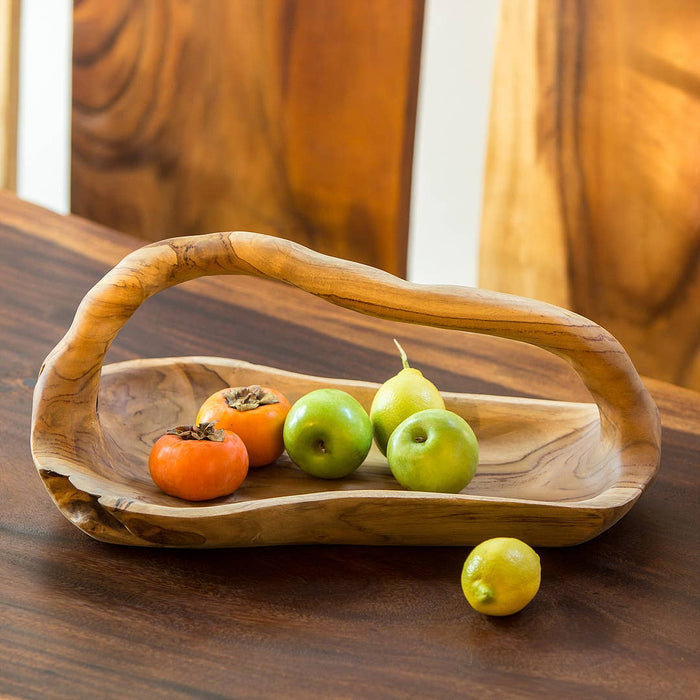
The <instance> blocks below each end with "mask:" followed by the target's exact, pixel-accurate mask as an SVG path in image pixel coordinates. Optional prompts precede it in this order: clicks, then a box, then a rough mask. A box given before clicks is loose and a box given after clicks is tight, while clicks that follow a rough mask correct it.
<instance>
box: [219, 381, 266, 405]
mask: <svg viewBox="0 0 700 700" xmlns="http://www.w3.org/2000/svg"><path fill="white" fill-rule="evenodd" d="M224 398H225V399H226V403H227V404H228V405H229V406H230V407H231V408H234V409H236V410H237V411H252V410H253V409H254V408H258V407H259V406H269V405H270V404H273V403H279V402H280V400H279V399H278V398H277V397H276V396H275V395H274V394H273V393H272V392H270V391H265V390H264V389H263V388H262V387H261V386H259V385H258V384H251V385H250V386H237V387H235V388H233V389H231V390H229V391H227V392H226V393H225V394H224Z"/></svg>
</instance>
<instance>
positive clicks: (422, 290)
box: [31, 232, 660, 547]
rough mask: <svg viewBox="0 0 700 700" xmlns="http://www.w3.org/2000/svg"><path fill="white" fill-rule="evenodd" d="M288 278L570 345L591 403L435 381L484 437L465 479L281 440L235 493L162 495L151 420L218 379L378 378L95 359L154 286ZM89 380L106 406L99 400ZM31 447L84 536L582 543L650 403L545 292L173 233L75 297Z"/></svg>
mask: <svg viewBox="0 0 700 700" xmlns="http://www.w3.org/2000/svg"><path fill="white" fill-rule="evenodd" d="M216 274H248V275H255V276H258V277H267V278H271V279H276V280H281V281H283V282H286V283H288V284H291V285H293V286H295V287H298V288H300V289H302V290H305V291H307V292H310V293H311V294H315V295H317V296H319V297H322V298H324V299H327V300H328V301H330V302H332V303H334V304H338V305H340V306H344V307H347V308H350V309H354V310H356V311H359V312H361V313H365V314H370V315H373V316H377V317H380V318H384V319H389V320H394V321H403V322H408V323H417V324H423V325H428V326H436V327H441V328H450V329H456V330H461V331H469V332H475V333H486V334H491V335H496V336H501V337H504V338H510V339H513V340H519V341H523V342H527V343H531V344H534V345H537V346H539V347H541V348H544V349H545V350H548V351H550V352H552V353H555V354H556V355H558V356H560V357H563V358H565V359H566V360H567V361H568V362H569V363H570V364H571V365H572V366H573V368H574V369H575V370H576V371H577V372H578V374H579V375H580V376H581V378H582V379H583V381H584V382H585V384H586V386H587V387H588V389H589V391H590V393H591V395H592V396H593V399H594V400H595V403H589V404H587V403H565V402H557V401H543V400H533V399H524V398H503V397H493V396H477V395H470V394H450V393H447V392H445V393H444V397H445V401H446V404H447V407H448V408H450V409H451V410H453V411H456V412H457V413H459V414H460V415H462V416H463V417H464V418H465V419H466V420H467V421H468V422H469V423H470V424H471V425H472V427H473V428H474V431H475V433H476V435H477V437H478V439H479V447H480V460H479V468H478V470H477V475H476V476H475V477H474V479H473V480H472V482H471V483H470V484H469V485H468V486H467V487H466V488H465V489H464V490H463V492H462V493H459V494H442V493H418V492H411V491H406V490H404V489H403V488H402V487H401V486H399V484H398V483H397V482H396V481H395V480H394V479H393V477H392V475H391V473H390V471H389V469H388V466H387V463H386V460H385V459H384V458H383V457H382V456H381V454H380V453H379V452H378V451H375V449H374V448H373V450H372V452H370V455H369V457H368V458H367V460H366V462H365V463H364V464H363V465H362V466H361V467H360V469H359V470H358V471H357V472H355V474H353V475H352V476H351V477H348V478H345V479H341V480H335V481H327V480H320V479H314V478H313V477H310V476H307V475H306V474H304V473H303V472H301V471H300V470H299V469H297V468H296V467H295V466H294V465H293V464H291V463H290V462H289V461H288V460H287V459H286V458H285V457H284V456H283V457H282V458H281V459H280V460H278V462H277V463H275V464H274V465H271V466H268V467H263V468H260V469H256V470H251V472H250V473H249V476H248V477H247V479H246V481H245V482H244V485H243V486H242V487H241V488H240V489H239V490H238V491H237V492H236V493H235V494H234V495H232V496H230V497H228V498H222V499H217V500H215V501H209V502H206V503H201V504H194V503H188V502H185V501H181V500H178V499H176V498H171V497H169V496H166V495H164V494H162V493H161V492H160V491H159V490H158V489H157V488H156V487H155V485H154V484H153V483H152V482H151V479H150V477H149V474H148V467H147V462H148V453H149V451H150V448H151V446H152V444H153V441H154V440H155V439H156V437H157V436H158V435H160V434H162V432H163V431H164V430H165V429H166V428H168V427H171V426H173V425H178V424H183V423H191V422H192V421H193V419H194V416H195V415H196V412H197V408H198V407H199V405H200V403H201V402H202V401H203V400H204V399H205V398H206V397H207V396H209V395H210V394H211V393H213V392H214V391H215V390H217V389H219V388H222V387H224V386H230V385H241V384H251V383H258V384H267V385H271V386H274V387H277V388H279V389H280V390H282V391H283V392H284V393H285V394H287V396H288V398H289V399H290V401H294V400H295V399H297V398H298V397H299V396H301V395H302V394H304V393H305V392H307V391H310V390H311V389H314V388H317V387H321V386H333V387H338V388H341V389H344V390H346V391H348V392H350V393H351V394H353V395H354V396H356V397H357V398H358V399H359V400H360V402H361V403H362V404H363V405H364V406H365V407H367V408H369V405H370V403H371V400H372V396H373V394H374V392H375V391H376V389H377V387H378V385H377V384H372V383H369V382H363V381H345V380H339V379H327V378H319V377H313V376H305V375H299V374H294V373H291V372H287V371H284V370H281V369H273V368H269V367H262V366H257V365H251V364H248V363H245V362H240V361H237V360H231V359H220V358H207V357H181V358H171V359H157V360H135V361H131V362H123V363H117V364H112V365H109V366H106V367H104V368H103V361H104V357H105V354H106V352H107V349H108V348H109V346H110V344H111V343H112V341H113V340H114V338H115V336H116V335H117V333H118V332H119V330H120V328H121V327H122V326H123V325H124V323H125V322H126V321H127V320H128V319H129V317H130V316H131V315H132V314H133V313H134V312H135V311H136V309H137V308H138V307H139V306H140V305H141V304H142V303H143V302H144V301H145V300H146V299H147V298H149V297H150V296H152V295H153V294H155V293H156V292H158V291H160V290H162V289H165V288H167V287H170V286H173V285H176V284H178V283H180V282H183V281H186V280H190V279H193V278H195V277H200V276H204V275H216ZM98 395H99V408H98ZM31 444H32V454H33V457H34V462H35V465H36V468H37V470H38V472H39V474H40V475H41V478H42V479H43V481H44V484H45V485H46V487H47V489H48V491H49V493H50V494H51V496H52V498H53V499H54V501H55V503H56V505H57V506H58V507H59V509H60V510H61V512H62V513H63V514H64V515H65V516H66V517H67V518H68V519H69V520H70V521H71V522H73V523H74V524H75V525H76V526H77V527H79V528H80V529H81V530H83V531H84V532H86V533H87V534H89V535H91V536H92V537H94V538H96V539H99V540H102V541H105V542H114V543H121V544H132V545H144V546H172V547H227V546H259V545H276V544H290V543H352V544H372V545H469V544H476V543H478V542H480V541H481V540H483V539H486V538H488V537H494V536H499V535H507V536H514V537H519V538H521V539H523V540H525V541H526V542H528V543H529V544H531V545H539V546H562V545H572V544H577V543H580V542H583V541H585V540H588V539H590V538H591V537H594V536H595V535H597V534H599V533H600V532H602V531H604V530H605V529H607V528H608V527H610V526H611V525H612V524H613V523H615V522H616V521H617V520H618V519H619V518H620V517H622V515H624V514H625V513H626V512H627V511H628V510H629V509H630V508H631V507H632V505H633V504H634V503H635V501H636V500H637V498H638V497H639V496H640V494H641V493H642V492H643V491H644V489H645V488H646V486H647V485H648V484H649V482H650V481H651V479H652V478H653V476H654V474H655V472H656V469H657V467H658V461H659V452H660V426H659V419H658V413H657V410H656V406H655V405H654V403H653V401H652V399H651V397H650V396H649V394H648V392H647V391H646V389H645V387H644V386H643V384H642V382H641V380H640V378H639V376H638V374H637V372H636V371H635V369H634V367H633V365H632V363H631V361H630V359H629V357H628V356H627V354H626V353H625V351H624V350H623V349H622V347H621V346H620V345H619V343H618V342H617V341H616V340H615V339H614V338H613V337H612V336H611V335H610V334H609V333H607V332H606V331H605V330H603V329H602V328H600V327H599V326H597V325H596V324H594V323H592V322H591V321H589V320H587V319H585V318H582V317H581V316H578V315H576V314H574V313H571V312H569V311H565V310H563V309H560V308H558V307H555V306H551V305H548V304H544V303H540V302H536V301H532V300H530V299H524V298H519V297H513V296H508V295H504V294H497V293H491V292H486V291H483V290H479V289H472V288H462V287H455V286H423V285H416V284H411V283H409V282H406V281H404V280H401V279H398V278H396V277H394V276H392V275H390V274H387V273H384V272H381V271H379V270H376V269H373V268H370V267H367V266H364V265H360V264H357V263H352V262H348V261H344V260H338V259H335V258H331V257H328V256H324V255H321V254H318V253H315V252H313V251H310V250H308V249H306V248H303V247H302V246H299V245H297V244H294V243H291V242H289V241H286V240H283V239H279V238H274V237H270V236H265V235H262V234H255V233H247V232H235V233H213V234H207V235H202V236H191V237H182V238H174V239H170V240H166V241H161V242H158V243H154V244H152V245H148V246H145V247H143V248H141V249H139V250H136V251H135V252H133V253H131V254H130V255H128V256H127V257H126V258H124V260H122V261H121V262H120V263H119V264H118V265H117V266H116V267H115V268H114V269H113V270H111V271H110V272H109V273H108V274H107V275H105V277H104V278H103V279H102V280H101V281H100V282H98V283H97V284H96V285H95V286H94V287H93V288H92V289H91V290H90V291H89V292H88V294H87V295H86V296H85V298H84V299H83V301H82V302H81V304H80V306H79V308H78V310H77V313H76V316H75V319H74V321H73V324H72V325H71V327H70V329H69V330H68V332H67V334H66V335H65V337H64V338H63V339H62V340H61V341H60V343H59V344H58V345H57V346H56V347H55V348H54V350H53V351H52V352H51V353H50V354H49V356H48V357H47V359H46V361H45V363H44V366H43V367H42V370H41V372H40V375H39V379H38V383H37V386H36V389H35V394H34V409H33V416H32V436H31Z"/></svg>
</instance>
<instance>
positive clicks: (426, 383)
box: [369, 340, 445, 455]
mask: <svg viewBox="0 0 700 700" xmlns="http://www.w3.org/2000/svg"><path fill="white" fill-rule="evenodd" d="M394 342H395V343H396V347H397V348H398V349H399V353H400V355H401V363H402V365H403V369H402V370H401V371H400V372H399V373H398V374H397V375H395V376H393V377H392V378H391V379H387V380H386V381H385V382H384V384H382V385H381V386H380V387H379V389H378V390H377V393H376V394H375V395H374V399H373V400H372V406H371V408H370V411H369V418H370V420H371V421H372V429H373V431H374V440H375V442H376V443H377V447H378V448H379V449H380V450H381V453H382V454H383V455H385V454H386V450H387V445H388V443H389V438H390V437H391V434H392V433H393V432H394V430H396V428H397V427H398V426H399V425H400V424H401V423H403V422H404V420H406V418H408V417H409V416H412V415H413V414H414V413H418V411H423V410H425V409H428V408H442V409H444V408H445V401H444V400H443V398H442V396H441V394H440V392H439V391H438V389H437V387H436V386H435V384H433V383H432V382H431V381H430V380H428V379H426V378H425V377H424V376H423V374H422V373H421V372H420V370H417V369H414V368H413V367H410V366H409V364H408V359H407V357H406V353H405V352H404V350H403V348H402V347H401V346H400V345H399V343H398V341H397V340H394Z"/></svg>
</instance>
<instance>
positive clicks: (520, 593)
mask: <svg viewBox="0 0 700 700" xmlns="http://www.w3.org/2000/svg"><path fill="white" fill-rule="evenodd" d="M540 577H541V569H540V558H539V556H538V555H537V553H536V552H535V550H534V549H532V547H530V546H529V545H527V544H525V542H523V541H522V540H518V539H515V538H514V537H494V538H493V539H490V540H486V541H485V542H482V543H481V544H479V545H477V546H476V547H474V549H473V550H472V551H471V554H470V555H469V556H468V557H467V560H466V561H465V562H464V568H463V569H462V590H463V591H464V595H465V596H466V598H467V600H468V601H469V604H470V605H471V606H472V607H473V608H474V609H475V610H477V611H478V612H480V613H484V614H486V615H499V616H500V615H512V614H513V613H516V612H518V611H519V610H522V609H523V608H524V607H525V606H526V605H527V604H528V603H529V602H530V601H531V600H532V599H533V598H534V597H535V594H536V593H537V591H538V590H539V587H540Z"/></svg>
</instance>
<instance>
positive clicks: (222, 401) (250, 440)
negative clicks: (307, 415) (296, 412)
mask: <svg viewBox="0 0 700 700" xmlns="http://www.w3.org/2000/svg"><path fill="white" fill-rule="evenodd" d="M289 408H290V405H289V401H287V399H286V397H285V396H284V394H282V392H280V391H277V390H276V389H270V388H269V387H264V386H258V385H256V384H254V385H251V386H240V387H229V388H227V389H221V390H219V391H217V392H216V393H214V394H212V395H211V396H210V397H209V398H208V399H207V400H206V401H205V402H204V403H203V404H202V406H201V408H200V409H199V413H198V414H197V422H198V423H204V422H211V423H214V425H215V427H216V428H223V429H224V430H232V431H233V432H234V433H236V434H237V435H238V436H239V437H240V438H241V440H243V443H244V444H245V446H246V449H247V450H248V458H249V459H250V466H251V467H261V466H263V465H264V464H270V463H271V462H274V461H275V460H276V459H277V458H278V457H279V456H280V455H281V454H282V452H283V451H284V442H283V441H282V430H283V429H284V419H285V418H286V417H287V413H289Z"/></svg>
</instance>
